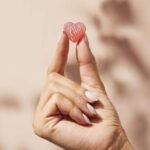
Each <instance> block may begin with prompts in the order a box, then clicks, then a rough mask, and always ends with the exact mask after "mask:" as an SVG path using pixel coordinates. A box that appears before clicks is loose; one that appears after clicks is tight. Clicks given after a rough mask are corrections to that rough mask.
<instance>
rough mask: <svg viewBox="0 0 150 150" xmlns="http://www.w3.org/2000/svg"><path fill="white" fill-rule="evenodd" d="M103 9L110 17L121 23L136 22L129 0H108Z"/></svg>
mask: <svg viewBox="0 0 150 150" xmlns="http://www.w3.org/2000/svg"><path fill="white" fill-rule="evenodd" d="M101 9H102V11H103V12H104V13H105V14H106V15H107V16H108V17H112V18H114V19H115V20H116V21H117V22H118V23H120V24H128V23H133V22H134V19H133V18H134V17H133V13H132V10H131V7H130V4H129V2H128V0H123V1H117V0H109V1H106V2H104V3H103V5H102V6H101Z"/></svg>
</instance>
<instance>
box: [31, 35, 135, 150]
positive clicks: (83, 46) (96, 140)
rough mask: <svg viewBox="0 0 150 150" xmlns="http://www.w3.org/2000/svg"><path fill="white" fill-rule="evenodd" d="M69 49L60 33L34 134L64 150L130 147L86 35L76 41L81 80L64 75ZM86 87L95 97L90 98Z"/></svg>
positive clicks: (123, 148)
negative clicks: (75, 80) (86, 93)
mask: <svg viewBox="0 0 150 150" xmlns="http://www.w3.org/2000/svg"><path fill="white" fill-rule="evenodd" d="M68 51H69V40H68V38H67V36H66V35H65V34H64V33H63V34H62V36H61V38H60V40H59V42H58V45H57V49H56V53H55V56H54V60H53V61H52V62H51V64H50V67H49V69H48V73H47V79H46V82H45V85H44V88H43V91H42V92H41V96H40V100H39V104H38V106H37V108H36V111H35V117H34V121H33V129H34V132H35V134H36V135H38V136H40V137H42V138H44V139H46V140H48V141H50V142H53V143H55V144H56V145H58V146H60V147H62V148H64V149H67V150H133V147H132V146H131V144H130V142H129V140H128V138H127V136H126V133H125V131H124V130H123V128H122V125H121V123H120V120H119V117H118V114H117V112H116V110H115V108H114V106H113V105H112V103H111V101H110V100H109V98H108V96H107V93H106V91H105V88H104V85H103V83H102V81H101V79H100V77H99V73H98V70H97V66H96V61H95V58H94V56H93V54H92V52H91V50H90V48H89V42H88V39H87V36H86V35H85V36H84V37H83V38H82V40H81V41H80V42H79V43H78V44H77V45H76V58H77V62H78V65H79V70H80V77H81V84H77V83H75V82H74V81H72V80H70V79H68V78H67V77H65V76H64V70H65V65H66V62H67V57H68ZM87 90H88V91H92V92H94V93H95V94H96V97H97V98H98V100H97V101H95V102H91V99H89V98H87V97H86V96H85V91H87ZM87 104H89V105H90V106H92V107H93V108H94V109H95V111H96V114H95V112H94V111H93V113H92V112H91V111H89V109H88V107H87ZM83 114H84V115H85V116H86V117H87V118H89V120H87V118H86V119H85V117H83ZM89 121H90V122H89Z"/></svg>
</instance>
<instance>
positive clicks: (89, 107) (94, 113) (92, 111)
mask: <svg viewBox="0 0 150 150" xmlns="http://www.w3.org/2000/svg"><path fill="white" fill-rule="evenodd" d="M87 108H88V110H89V111H90V112H91V113H92V114H93V115H96V114H97V112H96V110H95V109H94V107H93V106H91V105H90V104H87Z"/></svg>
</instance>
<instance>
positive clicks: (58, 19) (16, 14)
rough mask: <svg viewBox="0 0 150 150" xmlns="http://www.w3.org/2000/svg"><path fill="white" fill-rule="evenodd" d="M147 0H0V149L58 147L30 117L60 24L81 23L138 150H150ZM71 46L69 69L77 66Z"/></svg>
mask: <svg viewBox="0 0 150 150" xmlns="http://www.w3.org/2000/svg"><path fill="white" fill-rule="evenodd" d="M149 5H150V1H149V0H142V1H141V0H92V1H89V0H75V1H73V0H53V1H52V0H0V150H40V149H42V150H57V149H59V148H56V147H55V146H54V145H52V144H50V143H49V142H47V141H44V140H42V139H40V138H38V137H36V136H35V135H34V134H33V132H32V117H33V112H34V108H35V104H36V103H37V100H38V97H39V93H40V89H41V88H42V85H43V82H44V78H45V74H46V70H47V67H48V64H49V62H50V60H51V58H52V56H53V53H54V50H55V47H56V43H57V40H58V37H59V35H60V33H61V32H62V27H63V24H64V23H65V22H66V21H75V22H76V21H82V22H84V23H85V25H86V26H87V34H88V35H89V39H90V43H91V48H92V50H93V53H94V54H95V56H96V59H97V62H98V67H99V69H100V72H101V76H102V79H103V81H104V83H105V85H106V89H107V91H108V93H109V96H110V97H111V99H112V101H113V103H114V105H115V106H116V108H117V110H118V112H119V115H120V118H121V120H122V124H123V126H124V128H125V130H126V131H127V134H128V137H129V138H130V140H131V142H132V143H133V145H134V146H135V147H136V149H139V150H149V149H150V143H149V141H150V119H149V118H150V117H149V115H150V109H149V106H150V90H149V89H150V60H149V58H150V44H149V43H150V29H149V27H150V16H149V13H150V9H149ZM73 48H74V45H73V44H72V45H71V48H70V49H71V51H70V56H69V63H68V66H67V74H68V75H69V76H70V77H71V78H72V79H74V80H77V76H74V74H75V73H76V74H77V75H78V72H77V66H76V61H75V57H74V50H73Z"/></svg>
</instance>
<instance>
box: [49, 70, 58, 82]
mask: <svg viewBox="0 0 150 150" xmlns="http://www.w3.org/2000/svg"><path fill="white" fill-rule="evenodd" d="M57 77H58V74H57V73H56V72H52V73H49V75H48V81H52V80H56V78H57Z"/></svg>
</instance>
